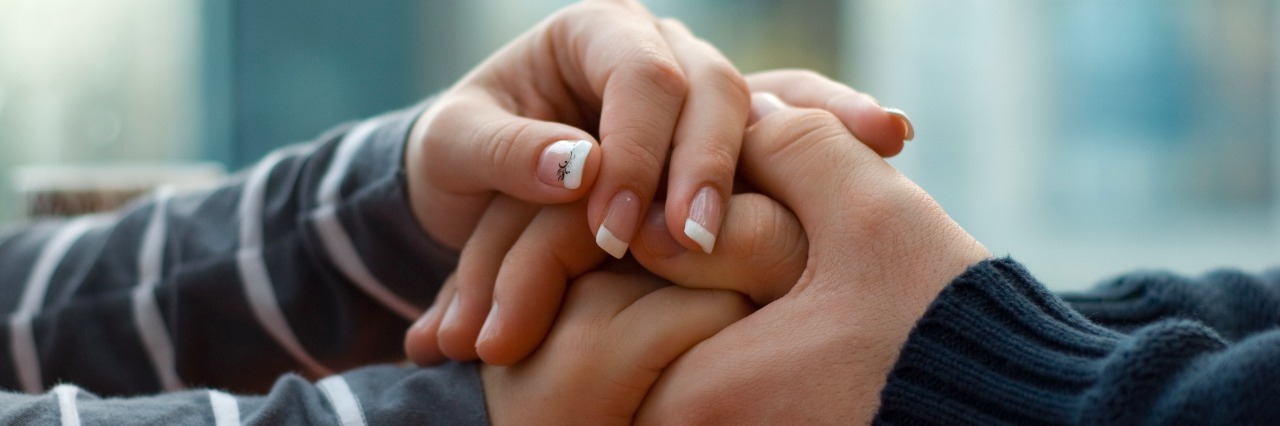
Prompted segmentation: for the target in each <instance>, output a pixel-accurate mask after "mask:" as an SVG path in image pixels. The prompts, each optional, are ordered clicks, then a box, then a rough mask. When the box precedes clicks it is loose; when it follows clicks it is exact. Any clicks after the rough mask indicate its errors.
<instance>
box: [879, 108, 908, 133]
mask: <svg viewBox="0 0 1280 426" xmlns="http://www.w3.org/2000/svg"><path fill="white" fill-rule="evenodd" d="M884 112H887V113H889V115H892V116H893V117H894V118H897V119H898V121H901V122H902V126H903V127H906V128H907V129H906V131H905V134H903V135H902V140H907V141H909V140H912V139H915V138H916V128H915V126H912V125H911V118H910V117H907V113H905V112H902V110H900V109H897V108H885V109H884Z"/></svg>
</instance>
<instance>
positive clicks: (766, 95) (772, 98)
mask: <svg viewBox="0 0 1280 426" xmlns="http://www.w3.org/2000/svg"><path fill="white" fill-rule="evenodd" d="M753 94H754V95H755V96H759V97H760V99H761V100H764V101H766V102H769V103H771V104H773V106H775V107H778V108H786V107H787V103H786V102H783V101H782V98H779V97H778V95H775V94H773V93H770V92H755V93H753Z"/></svg>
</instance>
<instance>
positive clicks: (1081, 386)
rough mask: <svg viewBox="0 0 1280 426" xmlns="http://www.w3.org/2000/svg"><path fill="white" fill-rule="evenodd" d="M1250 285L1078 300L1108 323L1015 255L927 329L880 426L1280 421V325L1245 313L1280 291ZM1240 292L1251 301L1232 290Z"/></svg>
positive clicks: (898, 377)
mask: <svg viewBox="0 0 1280 426" xmlns="http://www.w3.org/2000/svg"><path fill="white" fill-rule="evenodd" d="M1225 277H1234V278H1230V279H1228V278H1225ZM1238 277H1240V275H1239V274H1221V273H1220V274H1210V275H1208V276H1206V277H1205V278H1203V279H1202V280H1200V284H1197V285H1190V283H1188V285H1186V286H1184V287H1183V288H1182V289H1181V290H1178V291H1174V292H1166V291H1156V290H1151V289H1154V288H1157V287H1159V284H1158V283H1160V282H1166V281H1167V280H1166V279H1165V278H1168V277H1167V276H1162V275H1149V274H1138V275H1132V276H1129V277H1126V278H1123V279H1120V280H1118V281H1116V282H1115V283H1121V284H1114V283H1113V284H1111V285H1107V286H1104V287H1102V288H1100V289H1099V290H1097V291H1096V292H1094V293H1091V294H1085V295H1078V296H1073V298H1072V300H1073V301H1076V302H1078V303H1079V306H1081V308H1082V309H1083V310H1084V311H1085V312H1087V313H1090V314H1094V315H1100V313H1107V316H1105V319H1106V322H1107V323H1108V324H1115V325H1117V326H1115V327H1104V326H1102V325H1099V324H1098V323H1095V322H1093V321H1090V320H1089V319H1088V318H1087V317H1086V316H1085V315H1082V313H1081V312H1078V311H1076V310H1074V309H1072V307H1071V306H1070V305H1068V304H1067V303H1065V302H1064V301H1063V300H1062V299H1060V298H1058V297H1057V296H1054V295H1052V294H1050V293H1049V292H1048V291H1046V290H1045V289H1044V287H1043V286H1042V285H1041V284H1040V283H1038V282H1037V281H1036V280H1035V279H1034V278H1033V277H1032V276H1031V275H1030V274H1029V273H1028V272H1027V271H1026V270H1025V269H1023V268H1022V266H1021V265H1019V264H1018V263H1016V262H1014V261H1013V260H1010V259H998V260H989V261H986V262H982V263H980V264H977V265H974V266H973V267H971V268H970V269H969V270H968V271H966V272H965V273H964V274H962V275H961V276H960V277H958V278H956V279H955V280H954V281H953V282H952V283H951V285H950V286H949V287H947V288H946V289H945V290H943V291H942V293H941V294H939V296H938V298H937V299H936V300H935V301H934V303H933V304H932V305H931V306H930V308H929V309H928V311H927V312H926V313H925V315H924V317H923V318H921V319H920V321H919V322H917V324H916V327H915V329H914V330H913V331H912V333H911V335H910V337H909V338H908V339H907V342H906V344H905V345H904V346H903V349H902V352H901V354H900V355H899V358H898V361H897V364H896V365H895V366H894V367H893V369H892V370H891V371H890V373H889V377H888V381H887V383H886V385H885V388H884V390H883V391H882V392H881V407H880V412H879V413H878V414H877V417H876V422H877V423H880V424H898V423H913V424H915V423H943V424H1007V423H1018V424H1022V423H1053V424H1125V425H1128V424H1218V423H1221V424H1240V423H1253V422H1257V421H1259V420H1262V419H1273V420H1274V419H1277V418H1280V404H1275V403H1273V402H1272V400H1273V399H1274V395H1280V330H1268V329H1267V327H1264V326H1261V325H1260V324H1263V323H1266V321H1272V322H1271V323H1272V324H1274V321H1273V320H1272V318H1274V315H1275V313H1274V312H1265V311H1267V309H1258V308H1264V307H1265V305H1263V304H1258V305H1256V306H1255V307H1253V308H1241V306H1243V305H1240V304H1247V303H1250V302H1249V301H1250V300H1254V302H1257V303H1261V302H1260V301H1258V300H1256V298H1250V297H1249V296H1248V295H1255V294H1265V293H1266V292H1267V290H1266V289H1270V288H1274V286H1270V285H1268V284H1265V283H1266V282H1268V281H1267V280H1266V279H1257V280H1252V281H1250V280H1244V281H1240V280H1236V279H1235V278H1238ZM1231 282H1236V283H1241V282H1249V283H1252V284H1251V285H1242V284H1230V283H1231ZM1139 283H1141V284H1139ZM1223 283H1228V284H1223ZM1233 285H1234V286H1241V288H1237V289H1235V290H1232V289H1231V288H1230V286H1233ZM1134 289H1145V290H1146V291H1134ZM1233 292H1239V293H1241V294H1240V295H1237V296H1225V295H1227V294H1229V293H1233ZM1175 295H1176V296H1175ZM1086 302H1087V303H1086ZM1217 303H1228V305H1227V306H1216V305H1215V304H1217ZM1229 303H1237V305H1235V306H1231V305H1229ZM1215 306H1216V307H1215ZM1189 307H1198V308H1197V309H1200V310H1199V311H1197V310H1196V309H1191V308H1189ZM1204 309H1211V310H1220V311H1221V315H1218V314H1205V313H1204V312H1207V311H1204ZM1187 312H1195V313H1198V314H1197V315H1187V314H1185V313H1187ZM1232 314H1234V315H1232ZM1242 324H1243V325H1242ZM1211 326H1223V327H1225V328H1226V335H1234V336H1236V337H1238V339H1229V338H1224V334H1223V333H1219V332H1218V331H1217V330H1215V329H1214V328H1212V327H1211ZM1244 330H1248V332H1244Z"/></svg>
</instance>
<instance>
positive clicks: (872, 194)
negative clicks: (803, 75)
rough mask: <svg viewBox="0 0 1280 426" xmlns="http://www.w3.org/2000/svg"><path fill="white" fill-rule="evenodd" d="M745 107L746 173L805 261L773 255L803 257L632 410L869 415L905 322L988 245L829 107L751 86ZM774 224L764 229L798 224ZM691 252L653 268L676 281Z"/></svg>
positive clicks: (759, 418)
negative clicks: (769, 294)
mask: <svg viewBox="0 0 1280 426" xmlns="http://www.w3.org/2000/svg"><path fill="white" fill-rule="evenodd" d="M753 108H754V109H755V111H753V115H755V116H758V117H761V118H760V119H759V121H758V122H756V123H755V124H753V125H752V127H750V128H749V129H748V131H747V135H746V140H745V141H744V142H743V154H742V156H743V167H744V170H743V171H742V172H743V174H744V175H745V177H746V178H747V180H748V181H749V182H750V183H752V184H753V185H754V186H755V187H756V188H759V189H760V190H761V191H762V192H763V193H765V194H767V195H769V196H770V197H772V198H774V199H775V200H777V201H778V202H779V203H780V204H781V205H782V206H784V207H785V208H787V209H789V210H790V211H791V212H794V214H795V217H796V218H797V219H798V223H799V226H801V227H802V231H803V234H804V235H806V236H807V243H808V259H807V261H806V262H804V263H803V266H795V265H796V264H797V262H783V263H779V265H782V266H783V267H791V268H802V269H803V271H802V272H799V276H800V278H799V280H798V282H796V283H794V285H791V283H777V285H780V286H784V287H789V289H788V291H787V292H786V293H785V295H783V296H781V297H780V298H778V299H777V300H776V301H773V302H772V303H770V304H768V305H767V306H764V307H763V308H761V309H760V310H758V311H756V312H755V313H753V314H751V315H750V316H748V317H747V318H745V319H743V320H742V321H739V322H737V323H735V324H733V325H731V326H729V327H728V328H726V329H725V330H724V331H722V332H720V333H719V334H716V335H715V336H714V337H712V338H711V339H708V340H707V341H705V342H703V343H702V344H700V345H698V346H696V347H694V348H693V349H692V350H690V351H689V352H688V353H686V354H685V355H684V356H683V357H681V358H680V359H679V360H677V361H676V362H675V363H674V364H673V365H672V366H671V367H670V368H668V369H667V371H665V372H664V373H663V376H662V378H661V379H660V380H659V382H658V383H657V384H656V385H655V387H654V389H653V390H652V392H651V393H650V395H649V397H648V398H647V399H646V400H645V405H644V406H643V407H642V409H641V410H640V413H639V418H638V419H639V421H640V422H641V423H661V424H669V423H673V422H674V423H681V424H738V423H788V422H795V421H797V420H802V421H805V422H810V423H822V424H862V423H867V422H868V421H870V419H871V417H872V416H873V415H874V414H875V412H876V410H877V407H878V406H879V392H880V389H882V388H883V386H884V382H885V377H886V374H887V373H888V371H889V370H890V368H892V366H893V364H894V362H895V361H896V360H897V355H898V351H899V348H900V347H901V346H902V344H903V343H904V342H905V341H906V338H907V335H908V333H909V332H910V330H911V328H912V327H913V326H914V324H915V322H916V321H917V320H918V319H919V318H920V316H921V315H923V313H924V311H925V309H926V308H927V307H928V305H929V303H930V302H932V300H933V299H934V298H935V297H936V296H937V294H938V292H939V291H941V289H942V288H943V287H945V286H946V284H947V283H949V282H950V281H951V279H953V278H954V277H955V276H957V275H958V274H960V273H961V272H963V271H964V269H965V268H967V267H968V266H969V265H971V264H973V263H976V262H978V261H981V260H982V259H984V258H987V257H989V256H990V253H989V252H988V251H987V250H986V249H985V248H983V247H982V246H981V245H980V244H978V242H977V241H976V240H974V239H973V238H972V237H971V236H969V235H968V234H967V233H965V232H964V230H963V229H961V228H960V227H959V225H957V224H956V223H955V222H954V221H952V220H951V219H950V218H949V217H948V216H947V215H946V214H945V212H943V211H942V209H941V208H940V207H939V206H938V205H937V203H935V202H934V201H933V199H932V198H930V197H929V196H928V194H926V193H925V192H924V191H922V190H921V189H920V188H919V187H918V186H916V185H915V184H914V183H912V182H911V181H909V180H907V179H906V178H905V177H903V176H902V175H900V174H898V173H897V171H895V170H894V169H893V168H892V167H890V166H889V165H888V164H887V163H885V162H884V161H883V160H882V159H881V158H880V156H879V155H877V154H876V153H875V152H873V151H872V150H870V149H868V147H867V146H865V145H863V144H862V143H860V142H859V141H858V140H857V139H855V138H854V137H852V135H850V134H849V132H848V130H847V129H846V128H845V126H844V125H843V124H842V123H841V122H840V120H838V119H836V118H835V117H833V116H832V115H831V114H830V113H828V112H825V111H819V110H811V109H796V108H789V107H787V106H785V105H782V104H780V103H778V102H776V100H771V99H770V98H768V97H760V96H757V97H756V98H755V99H754V104H753ZM778 223H779V224H780V229H774V230H769V231H765V232H784V233H786V234H794V233H796V232H800V231H798V230H796V229H794V228H789V227H790V226H794V225H788V224H789V223H793V222H788V221H780V222H778ZM648 235H649V234H645V237H644V238H647V237H648ZM637 253H639V251H637ZM641 261H642V262H645V263H646V264H647V265H648V264H655V263H654V262H652V261H646V260H645V259H643V258H642V259H641ZM696 261H697V259H693V258H686V259H683V260H681V259H677V260H674V261H668V262H667V263H665V264H661V266H660V267H658V268H655V270H656V272H658V273H659V274H663V275H668V277H669V278H672V279H673V280H675V281H679V280H680V279H681V277H680V276H678V275H679V274H680V273H686V272H687V271H689V270H691V269H692V268H691V267H690V265H691V264H696ZM689 262H694V263H689ZM797 272H798V271H797ZM673 273H674V274H673ZM744 290H747V291H750V289H744Z"/></svg>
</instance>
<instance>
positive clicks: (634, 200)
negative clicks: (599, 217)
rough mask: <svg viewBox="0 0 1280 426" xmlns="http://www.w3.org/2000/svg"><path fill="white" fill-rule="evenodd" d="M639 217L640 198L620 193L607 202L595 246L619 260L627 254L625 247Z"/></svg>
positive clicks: (633, 194) (631, 193) (630, 193)
mask: <svg viewBox="0 0 1280 426" xmlns="http://www.w3.org/2000/svg"><path fill="white" fill-rule="evenodd" d="M639 216H640V197H638V196H636V193H634V192H631V191H622V192H619V193H618V195H614V196H613V199H612V200H609V208H608V209H607V210H605V213H604V222H603V223H601V224H600V230H598V231H596V245H598V246H600V248H602V249H604V251H605V252H607V253H609V255H611V256H613V257H615V258H618V259H621V258H622V256H623V255H625V254H627V246H628V245H630V244H631V237H632V236H634V235H635V232H636V219H638V218H639Z"/></svg>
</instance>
